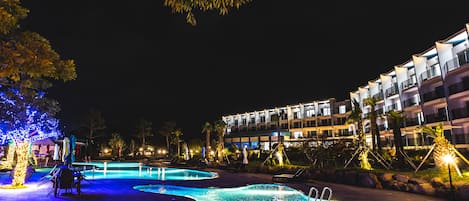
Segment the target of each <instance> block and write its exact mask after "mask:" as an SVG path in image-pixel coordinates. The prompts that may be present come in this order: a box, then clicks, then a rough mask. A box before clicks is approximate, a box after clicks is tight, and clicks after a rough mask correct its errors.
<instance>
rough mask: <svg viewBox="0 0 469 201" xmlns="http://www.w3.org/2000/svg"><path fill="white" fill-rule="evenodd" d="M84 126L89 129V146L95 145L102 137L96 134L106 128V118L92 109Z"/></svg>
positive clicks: (87, 137) (86, 116) (86, 115)
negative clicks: (97, 139) (96, 140)
mask: <svg viewBox="0 0 469 201" xmlns="http://www.w3.org/2000/svg"><path fill="white" fill-rule="evenodd" d="M82 126H83V127H84V128H86V129H88V135H87V136H86V139H87V140H88V142H89V145H88V146H91V144H94V143H95V139H96V138H99V137H101V136H102V135H97V134H96V132H97V131H100V130H103V129H105V128H106V125H105V121H104V117H103V116H102V114H101V112H100V111H97V110H94V109H91V110H90V111H88V113H86V114H85V118H84V120H83V123H82Z"/></svg>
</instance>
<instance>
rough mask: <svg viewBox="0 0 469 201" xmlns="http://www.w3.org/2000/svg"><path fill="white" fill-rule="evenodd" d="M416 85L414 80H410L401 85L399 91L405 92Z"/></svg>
mask: <svg viewBox="0 0 469 201" xmlns="http://www.w3.org/2000/svg"><path fill="white" fill-rule="evenodd" d="M416 84H417V82H416V81H415V79H412V78H411V79H408V80H406V81H404V82H402V83H401V89H402V90H406V89H408V88H411V87H413V86H415V85H416Z"/></svg>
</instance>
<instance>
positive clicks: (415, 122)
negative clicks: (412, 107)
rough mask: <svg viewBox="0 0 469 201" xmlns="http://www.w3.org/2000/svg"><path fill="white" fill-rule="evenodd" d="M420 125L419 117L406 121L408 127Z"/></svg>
mask: <svg viewBox="0 0 469 201" xmlns="http://www.w3.org/2000/svg"><path fill="white" fill-rule="evenodd" d="M419 124H420V122H419V119H418V118H417V117H415V118H406V119H405V125H406V126H417V125H419Z"/></svg>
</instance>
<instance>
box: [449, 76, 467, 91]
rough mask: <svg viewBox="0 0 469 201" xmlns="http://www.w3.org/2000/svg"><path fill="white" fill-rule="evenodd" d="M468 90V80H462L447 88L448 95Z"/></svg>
mask: <svg viewBox="0 0 469 201" xmlns="http://www.w3.org/2000/svg"><path fill="white" fill-rule="evenodd" d="M466 90H469V79H467V78H466V79H463V81H462V82H458V83H456V84H452V85H450V86H449V87H448V93H449V95H452V94H455V93H459V92H463V91H466Z"/></svg>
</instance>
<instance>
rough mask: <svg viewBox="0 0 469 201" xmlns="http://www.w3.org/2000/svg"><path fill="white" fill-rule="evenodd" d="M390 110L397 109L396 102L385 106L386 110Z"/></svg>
mask: <svg viewBox="0 0 469 201" xmlns="http://www.w3.org/2000/svg"><path fill="white" fill-rule="evenodd" d="M391 110H397V104H396V103H394V104H392V105H388V106H386V111H391Z"/></svg>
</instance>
